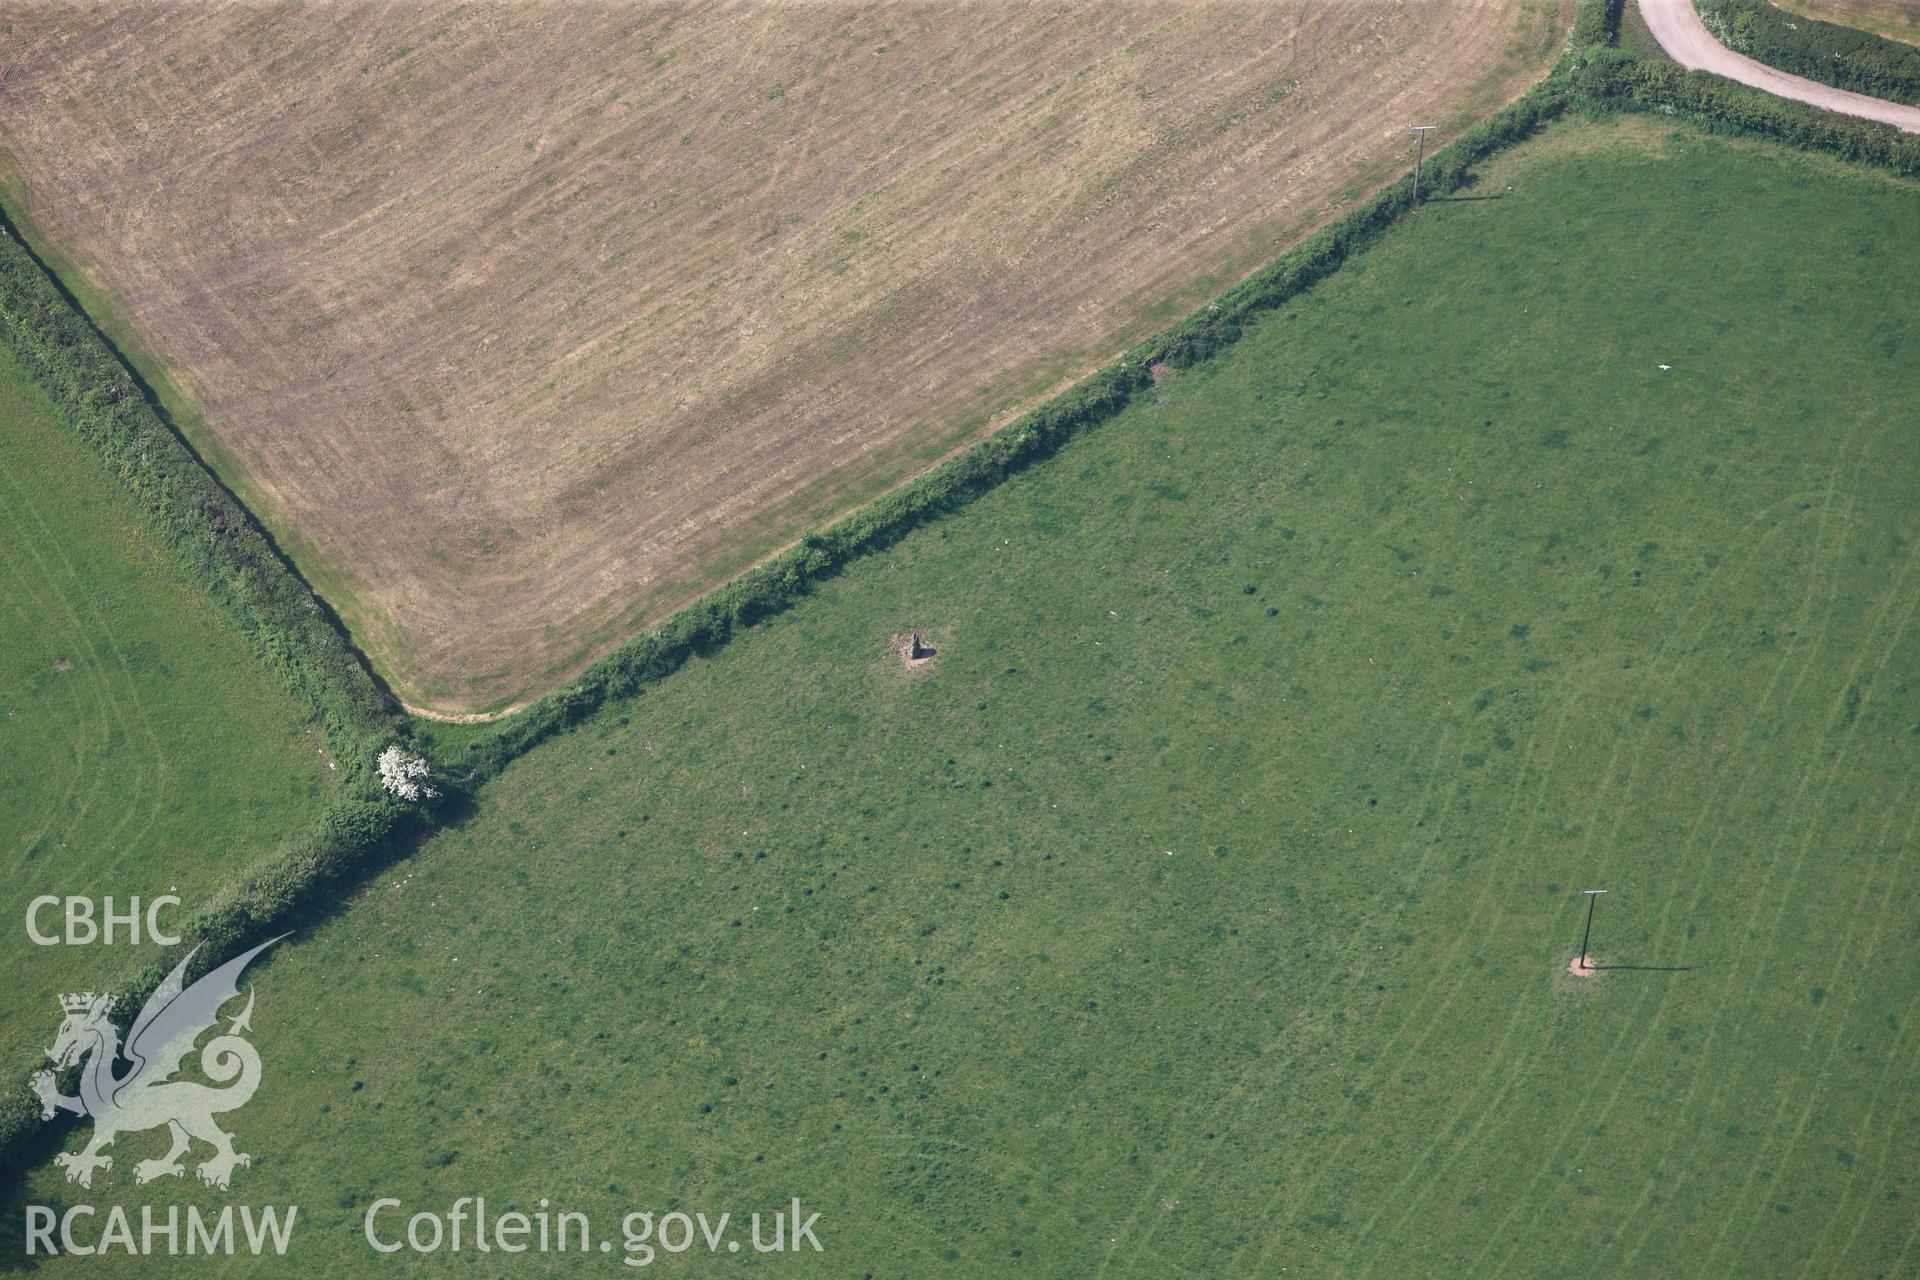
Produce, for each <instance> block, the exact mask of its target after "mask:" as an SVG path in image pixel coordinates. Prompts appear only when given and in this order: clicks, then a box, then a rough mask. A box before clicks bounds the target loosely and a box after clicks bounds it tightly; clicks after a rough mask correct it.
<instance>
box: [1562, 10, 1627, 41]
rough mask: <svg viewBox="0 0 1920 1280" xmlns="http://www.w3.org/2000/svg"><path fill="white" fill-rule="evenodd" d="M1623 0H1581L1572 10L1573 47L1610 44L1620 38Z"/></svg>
mask: <svg viewBox="0 0 1920 1280" xmlns="http://www.w3.org/2000/svg"><path fill="white" fill-rule="evenodd" d="M1623 3H1624V0H1582V2H1581V3H1580V4H1578V5H1575V6H1574V10H1573V40H1572V44H1573V47H1574V48H1575V49H1586V48H1590V47H1594V46H1602V47H1604V46H1607V45H1611V44H1612V43H1613V42H1614V41H1616V40H1618V39H1619V38H1620V6H1621V4H1623Z"/></svg>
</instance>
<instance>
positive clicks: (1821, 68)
mask: <svg viewBox="0 0 1920 1280" xmlns="http://www.w3.org/2000/svg"><path fill="white" fill-rule="evenodd" d="M1695 7H1696V8H1698V9H1699V11H1700V18H1701V21H1703V22H1705V23H1706V24H1707V29H1708V30H1709V31H1711V32H1713V34H1714V36H1715V37H1716V38H1717V39H1718V40H1719V41H1720V43H1722V44H1724V45H1726V46H1727V47H1728V48H1729V49H1732V50H1733V51H1734V52H1736V53H1744V54H1746V55H1747V56H1748V57H1750V58H1753V59H1755V60H1756V61H1759V62H1764V63H1766V64H1767V65H1768V66H1770V67H1774V68H1777V69H1778V70H1781V71H1784V72H1786V73H1787V74H1788V75H1795V76H1801V77H1804V78H1805V79H1808V80H1817V81H1819V82H1820V83H1821V84H1829V85H1832V86H1833V87H1834V88H1836V89H1845V90H1847V91H1848V92H1850V93H1863V94H1865V95H1867V96H1868V97H1869V98H1884V99H1885V100H1886V101H1888V102H1899V103H1904V104H1905V105H1907V106H1920V47H1915V46H1913V45H1910V44H1907V43H1906V42H1904V41H1901V40H1889V39H1888V38H1887V37H1885V36H1883V35H1880V34H1878V33H1876V32H1873V31H1868V30H1865V29H1863V28H1860V27H1850V26H1847V25H1846V24H1844V23H1838V22H1823V21H1821V20H1820V19H1818V18H1803V17H1801V16H1799V15H1798V14H1793V13H1788V12H1787V11H1786V10H1784V9H1781V8H1778V7H1776V6H1774V5H1772V4H1769V3H1767V0H1697V2H1696V5H1695Z"/></svg>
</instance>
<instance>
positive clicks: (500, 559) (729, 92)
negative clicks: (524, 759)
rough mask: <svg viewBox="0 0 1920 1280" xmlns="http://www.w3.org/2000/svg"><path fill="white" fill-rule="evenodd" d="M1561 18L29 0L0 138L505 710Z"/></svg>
mask: <svg viewBox="0 0 1920 1280" xmlns="http://www.w3.org/2000/svg"><path fill="white" fill-rule="evenodd" d="M1567 9H1568V3H1567V0H1448V2H1446V3H1417V2H1416V3H1397V4H1379V3H1371V2H1367V0H1276V2H1275V3H1263V4H1225V5H1223V4H1212V5H1190V4H1188V5H1177V4H1165V3H1142V4H1096V3H1087V2H1085V0H1066V2H1062V3H1053V4H1045V5H1032V6H1012V5H1008V6H1004V7H1003V6H997V5H995V6H978V7H974V8H968V9H955V8H953V7H952V6H944V5H918V4H901V3H885V4H863V5H843V4H824V5H772V6H769V5H711V6H684V5H671V6H668V5H659V6H618V5H578V6H553V5H545V4H542V5H524V6H520V5H513V4H499V5H447V4H443V3H417V4H416V3H410V4H401V5H381V6H377V7H376V6H359V5H352V4H329V5H307V6H292V5H282V4H264V5H224V4H205V5H134V4H131V3H118V4H109V5H99V4H92V5H87V4H83V5H72V6H69V5H57V6H56V5H43V4H39V3H26V2H25V0H0V67H5V68H7V69H8V70H7V74H6V76H5V79H4V80H3V81H0V137H3V138H4V140H5V147H6V148H7V152H8V156H7V168H8V170H9V181H10V182H11V183H13V184H16V185H17V187H18V188H19V189H20V190H21V191H24V202H25V206H26V207H25V213H26V214H27V216H28V217H29V218H30V220H31V221H32V223H33V225H34V226H36V227H37V228H38V229H39V231H40V232H41V233H42V234H43V236H44V237H45V238H46V240H47V241H48V242H49V243H50V244H51V245H52V246H53V247H54V248H56V249H57V250H58V251H59V252H60V253H62V254H64V255H66V256H68V257H69V258H71V260H72V261H74V262H75V263H76V264H77V265H78V267H79V268H80V269H81V270H82V271H83V272H84V273H85V276H86V279H87V283H88V285H89V286H90V287H92V288H95V289H98V290H99V291H101V292H102V293H104V294H106V295H107V296H108V297H110V298H111V299H112V300H113V301H114V304H115V305H116V306H118V307H119V308H121V309H122V311H123V313H124V319H125V323H126V326H127V327H128V329H129V330H130V332H131V334H132V335H133V336H134V337H136V338H137V339H138V344H137V345H138V346H139V347H140V348H142V349H144V350H146V351H148V352H150V353H152V356H153V358H154V359H155V361H156V362H158V363H160V364H162V365H163V366H164V367H163V368H162V369H159V370H157V372H161V373H164V374H165V375H166V376H167V377H168V378H169V380H170V381H171V382H172V383H173V384H174V385H176V386H178V387H179V388H180V389H181V390H182V392H183V393H184V394H185V395H187V396H188V397H190V398H192V399H193V400H194V401H195V402H196V405H197V407H198V408H199V410H200V411H201V414H202V415H203V417H204V423H203V424H192V423H189V424H187V425H188V429H189V431H190V432H193V433H195V434H196V435H197V436H198V437H203V438H197V440H196V443H198V444H199V445H200V446H201V447H202V449H203V452H205V453H206V454H207V455H208V456H210V457H212V458H214V459H215V460H216V462H217V464H218V465H220V466H221V468H222V472H223V477H224V478H225V479H226V480H227V481H228V482H229V483H230V484H232V485H234V486H235V488H236V489H237V490H238V491H239V492H241V493H242V494H243V495H244V496H245V497H246V498H247V499H248V500H249V501H250V502H251V503H252V504H253V505H254V506H255V507H256V509H257V510H259V512H260V513H261V515H262V517H263V518H264V519H265V520H266V522H267V523H268V525H269V526H270V527H272V528H273V529H274V531H275V532H276V534H278V535H279V537H280V538H281V540H282V542H283V544H284V545H286V546H288V547H289V548H290V549H291V551H292V553H293V554H294V555H295V558H296V559H297V560H298V562H299V563H300V565H301V567H302V569H303V570H305V571H306V572H307V573H308V575H309V576H310V577H311V578H312V579H313V581H314V582H315V584H316V585H317V586H318V587H319V588H320V589H321V590H322V591H323V592H324V593H325V594H327V595H328V596H329V598H330V599H331V601H332V602H333V603H334V605H335V606H336V607H337V608H338V609H339V611H340V613H341V615H342V616H343V617H344V618H345V619H346V621H347V622H348V624H349V625H350V626H351V627H352V629H353V631H354V634H355V637H356V639H357V640H358V641H359V642H360V643H361V644H362V645H363V646H364V647H365V648H366V650H367V651H368V653H369V654H370V655H371V656H372V657H373V659H374V660H375V662H376V664H377V665H378V666H379V667H380V668H381V670H382V672H383V674H385V675H386V676H387V678H388V679H389V680H390V682H391V683H392V684H393V686H394V687H395V689H396V690H397V691H398V692H399V693H400V694H401V696H403V697H404V698H405V699H406V700H407V701H408V702H409V703H411V704H413V705H415V706H417V707H423V708H433V709H435V710H439V711H445V712H456V713H457V712H474V711H483V710H491V709H496V708H499V707H501V706H504V705H506V704H508V703H511V702H513V701H515V700H516V699H518V698H520V697H522V696H525V695H528V694H530V693H536V692H539V691H541V690H542V689H544V688H545V687H547V686H549V685H551V684H552V683H554V682H555V681H557V680H559V679H561V678H563V677H564V676H566V675H567V674H569V673H570V672H571V671H573V670H575V669H577V668H578V667H579V666H581V665H583V664H584V663H585V662H587V661H589V660H591V659H592V658H594V657H596V656H598V655H599V654H600V653H602V652H604V651H605V650H606V649H607V648H609V647H610V646H612V645H613V644H614V643H616V642H618V641H619V640H620V639H622V638H624V637H625V636H627V635H629V634H631V632H632V631H633V630H634V629H635V628H636V627H638V626H641V625H643V624H645V623H646V622H649V621H651V620H654V619H656V618H658V617H659V616H661V615H663V614H664V613H666V612H668V611H669V610H671V609H672V608H674V607H676V606H677V605H678V604H680V603H682V602H683V601H684V600H685V599H687V598H688V597H690V596H692V595H694V594H697V593H698V592H699V591H701V590H703V589H705V588H707V587H709V586H711V585H713V584H714V582H715V581H717V580H719V579H722V578H724V577H726V576H729V575H731V574H733V573H735V572H737V571H739V570H740V569H741V568H743V567H745V566H746V565H747V564H749V563H751V562H752V561H754V560H755V559H757V558H759V557H761V556H763V555H764V554H766V553H768V552H770V551H772V550H774V549H776V548H777V547H778V546H780V545H782V544H784V543H785V542H787V541H790V540H791V539H792V538H793V537H794V536H796V535H797V534H798V533H799V532H801V531H802V530H804V529H805V528H807V527H809V526H812V525H814V524H816V523H818V522H819V521H820V520H822V519H824V518H826V517H828V516H830V515H832V514H834V513H835V512H837V511H840V510H843V509H845V508H846V507H847V506H849V505H851V504H853V503H856V502H858V501H861V500H864V499H866V498H868V497H870V496H872V495H873V494H874V493H875V492H877V491H879V490H880V489H882V488H884V487H886V486H889V485H891V484H894V483H897V482H899V481H900V480H902V479H904V478H906V477H907V476H909V475H911V474H913V473H914V472H916V471H918V470H920V469H923V468H924V467H925V466H926V465H927V464H928V463H929V462H930V461H932V460H933V459H934V458H936V457H938V456H940V455H941V454H942V453H944V452H945V451H947V450H949V449H951V448H953V447H954V446H956V445H958V444H960V443H963V442H964V441H965V440H966V439H968V438H971V437H973V436H976V435H978V434H979V433H981V432H982V431H984V430H986V429H988V428H990V427H991V426H992V425H994V424H995V423H996V422H997V421H1000V420H1004V419H1005V417H1007V416H1008V415H1009V414H1010V413H1011V412H1012V411H1013V410H1014V409H1016V408H1018V407H1019V406H1020V405H1022V404H1023V403H1027V402H1031V401H1032V400H1033V399H1034V398H1035V397H1037V396H1038V395H1039V394H1040V393H1042V392H1044V391H1046V390H1048V389H1050V388H1051V387H1054V386H1057V385H1059V384H1060V383H1061V382H1062V381H1063V380H1064V379H1068V378H1070V377H1072V376H1073V375H1075V374H1077V373H1078V372H1080V371H1083V370H1085V369H1086V368H1088V367H1090V366H1091V365H1093V364H1095V363H1097V362H1098V360H1099V359H1101V358H1104V356H1105V355H1106V354H1107V353H1109V352H1111V351H1114V350H1117V349H1118V348H1120V347H1121V346H1122V345H1124V344H1125V342H1127V341H1128V340H1130V339H1132V338H1134V337H1137V336H1139V335H1140V334H1141V333H1143V332H1146V331H1148V330H1150V329H1151V328H1153V327H1157V326H1158V325H1159V324H1161V323H1164V322H1165V321H1166V320H1167V319H1169V318H1171V316H1172V315H1174V314H1177V313H1178V312H1179V311H1181V310H1183V309H1185V308H1187V307H1189V306H1191V305H1193V304H1195V303H1197V302H1198V301H1200V300H1201V299H1203V298H1204V297H1206V296H1208V295H1209V294H1211V293H1213V292H1216V291H1217V290H1219V289H1220V288H1221V287H1223V286H1224V285H1225V284H1226V283H1228V282H1229V281H1231V280H1232V279H1233V278H1234V277H1236V276H1238V275H1239V274H1241V273H1243V272H1245V271H1246V270H1248V269H1250V268H1251V267H1253V266H1254V265H1256V264H1257V263H1258V262H1260V261H1262V260H1264V259H1266V258H1268V257H1270V256H1272V254H1273V253H1274V252H1276V251H1277V250H1278V249H1279V248H1280V247H1282V246H1283V245H1284V244H1285V243H1287V242H1289V241H1290V240H1292V239H1294V238H1296V237H1297V236H1298V235H1299V234H1301V233H1303V232H1304V231H1305V230H1307V229H1308V228H1310V227H1311V226H1312V225H1314V224H1316V223H1318V222H1319V221H1322V220H1324V219H1325V218H1326V217H1327V216H1328V215H1329V214H1330V213H1331V212H1332V211H1333V210H1335V209H1336V208H1337V207H1338V206H1339V205H1340V204H1341V203H1342V202H1343V201H1345V200H1348V199H1351V198H1352V197H1353V196H1355V195H1357V194H1358V193H1360V192H1362V191H1364V190H1366V189H1368V188H1370V187H1371V186H1373V185H1375V184H1377V183H1378V182H1379V181H1381V180H1382V179H1383V178H1384V177H1385V176H1386V175H1387V174H1388V173H1389V172H1391V171H1392V170H1393V169H1395V168H1397V167H1398V166H1399V165H1400V164H1401V163H1402V162H1403V160H1404V159H1405V152H1406V150H1407V145H1406V144H1407V135H1406V132H1405V125H1406V124H1407V123H1408V122H1410V121H1413V120H1416V119H1418V120H1422V121H1425V120H1437V121H1439V122H1441V123H1442V124H1443V125H1448V126H1450V127H1451V128H1457V127H1458V126H1459V125H1460V124H1462V123H1464V122H1465V121H1466V120H1467V119H1468V118H1469V117H1471V116H1473V115H1477V114H1481V113H1484V112H1485V111H1487V110H1490V109H1492V108H1493V107H1494V106H1495V105H1496V104H1497V103H1499V102H1501V101H1503V100H1505V99H1507V98H1510V97H1512V96H1513V95H1515V94H1517V93H1518V92H1520V91H1521V89H1522V88H1523V87H1524V86H1525V84H1527V83H1528V82H1529V81H1531V80H1532V79H1533V78H1534V77H1535V76H1536V75H1537V74H1538V72H1539V71H1540V70H1541V69H1542V68H1543V67H1544V66H1546V65H1547V63H1549V62H1550V61H1551V59H1552V57H1553V56H1554V53H1555V52H1556V50H1557V47H1558V34H1557V33H1558V32H1560V31H1562V30H1564V19H1565V15H1566V12H1567ZM1444 132H1445V131H1444V130H1443V135H1444Z"/></svg>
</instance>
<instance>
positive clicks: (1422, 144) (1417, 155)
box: [1407, 124, 1439, 204]
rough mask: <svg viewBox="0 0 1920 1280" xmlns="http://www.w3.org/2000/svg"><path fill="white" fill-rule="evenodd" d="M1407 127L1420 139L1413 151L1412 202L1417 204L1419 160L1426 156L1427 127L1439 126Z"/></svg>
mask: <svg viewBox="0 0 1920 1280" xmlns="http://www.w3.org/2000/svg"><path fill="white" fill-rule="evenodd" d="M1407 127H1408V129H1410V130H1411V131H1412V132H1413V134H1414V136H1415V137H1417V138H1419V139H1420V141H1419V144H1418V145H1417V147H1416V148H1415V150H1414V153H1413V203H1415V204H1419V203H1420V162H1421V161H1422V160H1424V159H1426V156H1427V131H1428V130H1429V129H1435V128H1438V127H1439V126H1437V125H1431V124H1415V125H1408V126H1407Z"/></svg>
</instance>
